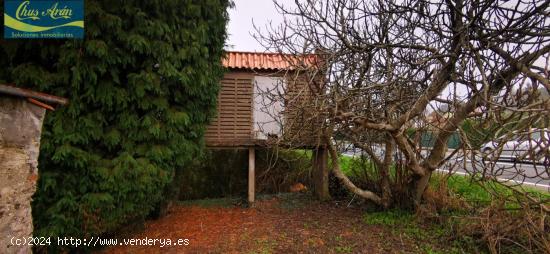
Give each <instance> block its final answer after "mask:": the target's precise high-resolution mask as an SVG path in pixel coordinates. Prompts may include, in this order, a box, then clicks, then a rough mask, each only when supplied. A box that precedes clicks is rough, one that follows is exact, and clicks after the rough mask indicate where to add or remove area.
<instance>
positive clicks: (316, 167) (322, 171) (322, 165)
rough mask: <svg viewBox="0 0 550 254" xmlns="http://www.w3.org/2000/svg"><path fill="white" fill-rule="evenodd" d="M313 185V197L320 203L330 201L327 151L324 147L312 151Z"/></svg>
mask: <svg viewBox="0 0 550 254" xmlns="http://www.w3.org/2000/svg"><path fill="white" fill-rule="evenodd" d="M312 166H313V184H314V186H313V187H314V191H315V196H317V198H318V199H319V200H321V201H326V200H329V199H330V192H329V189H328V151H327V149H326V148H324V147H317V148H316V149H314V150H313V156H312Z"/></svg>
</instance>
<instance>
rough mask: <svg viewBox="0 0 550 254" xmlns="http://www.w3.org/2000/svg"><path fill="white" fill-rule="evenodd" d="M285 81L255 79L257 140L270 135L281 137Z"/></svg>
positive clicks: (255, 127) (278, 78)
mask: <svg viewBox="0 0 550 254" xmlns="http://www.w3.org/2000/svg"><path fill="white" fill-rule="evenodd" d="M284 86H285V84H284V79H283V78H280V77H265V76H255V77H254V113H253V114H254V115H253V117H254V133H255V138H257V139H267V138H268V134H270V135H277V136H279V137H280V136H281V129H282V128H281V127H282V120H283V116H282V110H283V103H282V101H281V99H282V96H280V95H281V94H283V92H284Z"/></svg>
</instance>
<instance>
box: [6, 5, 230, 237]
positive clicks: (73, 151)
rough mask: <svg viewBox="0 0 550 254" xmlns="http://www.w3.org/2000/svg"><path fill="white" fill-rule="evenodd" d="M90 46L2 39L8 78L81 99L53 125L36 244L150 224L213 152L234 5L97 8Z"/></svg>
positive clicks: (45, 143)
mask: <svg viewBox="0 0 550 254" xmlns="http://www.w3.org/2000/svg"><path fill="white" fill-rule="evenodd" d="M85 2H86V3H85V22H86V26H85V32H86V34H85V39H84V40H15V41H1V42H0V55H1V57H0V62H1V64H2V66H3V68H4V70H3V71H2V72H0V75H1V76H0V80H2V81H4V82H10V83H15V84H17V85H18V86H27V87H31V88H33V89H36V90H41V91H45V92H48V93H52V94H55V95H58V96H63V97H67V98H68V99H69V100H70V103H69V105H68V106H66V107H62V108H59V109H58V110H56V111H55V112H49V113H48V115H47V117H46V119H45V122H44V127H43V129H44V130H43V135H42V140H41V145H42V146H41V151H40V159H39V170H40V180H39V182H38V190H37V192H36V194H35V196H34V203H33V218H34V224H35V236H73V237H86V236H94V235H95V236H97V235H99V234H105V233H108V232H111V231H113V230H115V229H117V228H119V227H120V226H121V225H124V224H125V223H128V222H130V221H135V220H139V219H143V218H144V217H145V216H147V215H148V214H149V213H150V211H151V210H152V209H153V208H154V206H155V205H156V204H158V203H159V202H160V201H161V200H162V199H163V196H164V195H163V191H164V190H165V189H166V187H167V186H168V184H169V183H170V182H171V180H172V178H173V175H174V171H175V170H181V169H183V168H184V167H186V166H187V165H188V164H189V162H190V161H191V160H192V159H193V158H194V156H196V155H197V154H198V153H199V152H200V150H201V144H202V142H203V141H202V136H203V133H204V128H205V125H206V124H207V122H208V120H209V118H211V117H212V116H213V114H214V112H215V104H216V96H217V93H218V89H219V88H218V86H219V85H218V82H219V79H220V78H221V76H222V75H223V69H222V66H221V61H220V59H221V57H222V55H223V46H224V41H225V38H226V32H225V25H226V22H227V19H228V17H227V11H226V9H227V8H228V5H229V4H230V3H229V1H226V0H207V1H190V0H185V1H175V0H163V1H158V0H156V1H103V0H101V1H100V0H96V1H85Z"/></svg>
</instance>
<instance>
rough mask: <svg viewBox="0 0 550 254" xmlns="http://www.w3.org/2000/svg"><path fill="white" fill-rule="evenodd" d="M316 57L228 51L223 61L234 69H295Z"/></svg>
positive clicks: (313, 60)
mask: <svg viewBox="0 0 550 254" xmlns="http://www.w3.org/2000/svg"><path fill="white" fill-rule="evenodd" d="M315 59H316V56H315V55H303V56H302V57H300V56H296V55H291V54H280V53H260V52H239V51H228V52H227V55H226V57H225V58H224V59H223V62H222V63H223V66H225V67H227V68H233V69H254V70H293V69H296V67H297V66H304V67H305V66H307V65H312V64H313V63H314V62H315ZM293 63H294V64H293Z"/></svg>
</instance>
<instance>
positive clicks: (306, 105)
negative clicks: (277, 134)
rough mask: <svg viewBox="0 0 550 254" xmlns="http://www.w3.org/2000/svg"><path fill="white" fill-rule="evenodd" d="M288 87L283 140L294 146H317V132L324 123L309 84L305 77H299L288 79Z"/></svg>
mask: <svg viewBox="0 0 550 254" xmlns="http://www.w3.org/2000/svg"><path fill="white" fill-rule="evenodd" d="M294 77H295V76H294ZM287 85H288V88H287V90H286V94H285V97H286V101H287V102H288V103H287V104H286V105H285V106H286V108H285V110H284V118H285V120H284V122H285V126H284V134H283V140H284V142H285V143H289V144H290V145H292V146H315V145H316V144H317V143H318V142H319V140H318V138H319V133H317V131H318V127H319V126H320V125H322V122H321V121H320V118H319V116H318V115H317V110H316V105H315V104H314V102H313V101H312V100H313V98H314V96H313V95H312V92H311V90H310V89H309V87H308V82H307V80H306V79H305V77H303V76H298V77H297V78H293V79H292V78H289V79H287Z"/></svg>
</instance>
